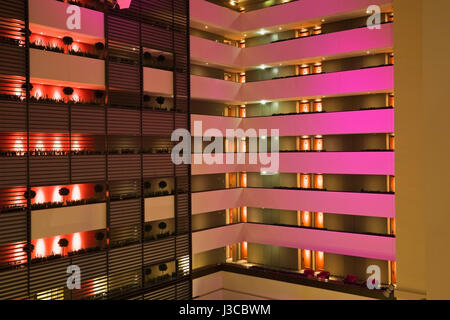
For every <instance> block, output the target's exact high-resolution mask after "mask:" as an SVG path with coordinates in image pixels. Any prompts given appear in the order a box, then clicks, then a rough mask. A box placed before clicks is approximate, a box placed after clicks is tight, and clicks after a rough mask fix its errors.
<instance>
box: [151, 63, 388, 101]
mask: <svg viewBox="0 0 450 320" xmlns="http://www.w3.org/2000/svg"><path fill="white" fill-rule="evenodd" d="M144 74H145V73H144ZM149 89H150V88H149V87H148V86H146V89H145V90H146V91H149ZM393 89H394V68H393V67H392V66H385V67H377V68H368V69H360V70H351V71H343V72H334V73H325V74H317V75H310V76H304V77H291V78H285V79H275V80H266V81H256V82H248V83H237V82H232V81H225V80H219V79H211V78H207V77H200V76H194V75H193V76H191V97H192V98H193V99H207V100H213V101H221V102H227V103H235V104H237V103H240V102H245V103H250V102H259V101H261V100H267V101H271V100H283V99H291V100H292V99H309V98H315V97H324V96H339V95H349V94H358V93H367V92H372V93H375V92H388V91H391V90H393Z"/></svg>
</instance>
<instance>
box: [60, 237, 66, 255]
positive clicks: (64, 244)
mask: <svg viewBox="0 0 450 320" xmlns="http://www.w3.org/2000/svg"><path fill="white" fill-rule="evenodd" d="M58 245H59V246H60V247H61V248H62V255H63V256H64V248H67V247H68V246H69V240H67V239H65V238H61V239H59V241H58Z"/></svg>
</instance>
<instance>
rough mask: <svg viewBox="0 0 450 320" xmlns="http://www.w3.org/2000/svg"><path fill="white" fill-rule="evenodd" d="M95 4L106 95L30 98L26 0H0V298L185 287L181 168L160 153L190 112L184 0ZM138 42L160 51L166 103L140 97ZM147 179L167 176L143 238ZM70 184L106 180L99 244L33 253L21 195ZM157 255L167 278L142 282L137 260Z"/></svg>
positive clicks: (186, 178)
mask: <svg viewBox="0 0 450 320" xmlns="http://www.w3.org/2000/svg"><path fill="white" fill-rule="evenodd" d="M104 14H105V20H104V21H105V46H106V48H107V50H106V52H107V55H106V61H105V83H106V88H105V93H106V95H105V103H104V104H101V105H80V104H67V103H54V104H48V103H41V102H39V103H38V102H36V101H35V100H33V99H30V91H31V89H32V86H31V83H30V82H31V81H30V74H29V70H30V68H29V35H30V33H29V28H28V24H29V22H28V0H10V1H1V2H0V192H1V195H0V204H1V206H2V208H4V209H2V212H1V213H0V299H106V298H113V299H116V298H121V297H128V298H133V297H134V298H136V299H190V298H191V295H192V294H191V291H192V288H191V287H192V284H191V278H190V273H191V254H190V252H191V249H190V248H191V235H190V231H191V226H190V224H191V222H190V206H191V205H190V183H189V182H190V167H189V166H186V165H183V166H174V165H173V163H172V162H171V159H170V149H171V147H172V142H170V135H171V133H172V131H173V130H174V129H176V128H189V125H188V124H189V121H190V119H189V99H190V96H189V92H190V83H189V81H190V77H189V72H190V70H189V34H188V31H189V15H188V14H189V8H188V1H179V0H170V1H161V0H133V1H132V2H131V6H130V8H129V9H125V10H117V9H112V8H106V9H105V12H104ZM144 50H157V51H160V52H164V53H166V54H168V55H169V56H170V57H171V58H170V59H171V67H170V68H171V70H170V71H172V72H173V79H174V81H173V84H174V86H173V97H166V98H169V99H171V100H173V108H172V109H173V111H157V110H145V109H144V108H143V96H144V94H145V92H144V84H143V68H144V66H143V52H144ZM172 60H173V61H172ZM172 98H173V99H172ZM175 110H176V111H175ZM148 178H167V179H172V180H173V181H174V186H173V188H174V193H175V221H174V226H175V229H174V232H175V234H173V235H170V236H169V237H167V238H163V239H158V240H146V239H145V237H144V226H145V224H144V223H145V221H144V220H145V219H144V210H145V207H144V204H145V201H144V181H145V180H144V179H148ZM78 183H99V184H102V185H105V186H106V195H107V196H106V202H107V236H108V241H109V246H107V247H106V248H103V249H102V250H100V251H98V252H86V253H80V254H77V255H71V256H68V257H65V258H63V259H61V258H59V259H55V260H48V261H45V262H38V261H33V262H32V261H31V253H30V252H31V251H30V250H28V249H29V248H30V243H31V240H32V239H31V230H30V229H31V200H30V199H27V198H26V197H25V196H24V195H25V194H27V193H28V194H29V192H30V190H31V188H32V187H40V186H56V185H67V184H78ZM168 262H170V263H172V264H175V272H174V274H175V276H176V277H171V278H170V281H166V282H160V283H157V284H148V283H146V282H145V275H144V270H145V268H146V267H147V266H151V265H155V264H159V263H168ZM69 265H77V266H79V267H80V268H81V272H82V281H81V289H80V290H69V289H68V288H67V286H66V280H67V277H68V274H67V267H68V266H69Z"/></svg>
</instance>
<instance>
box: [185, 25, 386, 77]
mask: <svg viewBox="0 0 450 320" xmlns="http://www.w3.org/2000/svg"><path fill="white" fill-rule="evenodd" d="M190 39H191V59H193V61H201V62H208V63H209V64H214V65H219V66H225V67H229V68H236V69H240V68H245V67H251V66H259V65H262V64H273V63H279V62H283V63H294V62H295V63H302V62H310V61H314V60H315V61H317V60H318V59H320V58H321V57H328V58H330V57H339V56H341V55H342V54H352V53H361V52H366V51H367V50H374V49H387V48H392V47H393V45H394V39H393V24H392V23H390V24H383V25H382V26H381V29H380V30H369V29H367V28H359V29H353V30H346V31H341V32H335V33H332V34H323V35H320V36H316V37H307V38H298V39H292V40H289V41H281V42H275V43H269V44H264V45H259V46H254V47H248V48H243V49H240V48H237V47H234V46H230V45H226V44H223V43H220V42H215V41H211V40H207V39H203V38H199V37H195V36H191V38H190Z"/></svg>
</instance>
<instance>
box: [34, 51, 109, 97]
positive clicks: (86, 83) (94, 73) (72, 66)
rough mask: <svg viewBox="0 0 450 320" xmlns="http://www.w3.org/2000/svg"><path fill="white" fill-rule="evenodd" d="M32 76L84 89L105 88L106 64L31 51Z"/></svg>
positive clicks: (47, 52)
mask: <svg viewBox="0 0 450 320" xmlns="http://www.w3.org/2000/svg"><path fill="white" fill-rule="evenodd" d="M30 66H31V69H30V76H31V78H32V79H33V80H34V81H38V80H40V79H45V80H47V81H50V82H51V81H53V83H54V84H57V85H62V84H64V83H66V84H68V85H75V84H79V85H80V86H83V88H103V87H104V86H105V62H104V61H103V60H99V59H91V58H85V57H79V56H74V55H69V54H60V53H56V52H50V51H43V50H38V49H30Z"/></svg>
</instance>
